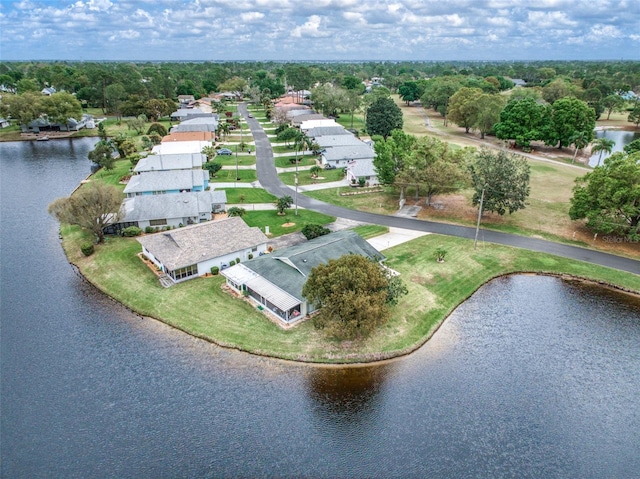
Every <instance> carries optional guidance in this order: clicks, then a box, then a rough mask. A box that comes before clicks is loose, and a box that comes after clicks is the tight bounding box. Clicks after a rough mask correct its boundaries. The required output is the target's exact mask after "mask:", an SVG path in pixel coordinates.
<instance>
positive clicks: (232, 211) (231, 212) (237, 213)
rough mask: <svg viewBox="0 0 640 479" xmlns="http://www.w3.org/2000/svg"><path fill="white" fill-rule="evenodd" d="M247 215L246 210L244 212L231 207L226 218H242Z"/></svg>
mask: <svg viewBox="0 0 640 479" xmlns="http://www.w3.org/2000/svg"><path fill="white" fill-rule="evenodd" d="M246 213H247V210H245V209H244V208H240V207H239V206H232V207H231V208H229V210H227V215H228V216H240V217H242V216H244V215H245V214H246Z"/></svg>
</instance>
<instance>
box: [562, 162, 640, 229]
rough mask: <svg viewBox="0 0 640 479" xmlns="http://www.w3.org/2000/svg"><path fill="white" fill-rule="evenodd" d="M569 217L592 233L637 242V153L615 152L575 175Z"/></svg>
mask: <svg viewBox="0 0 640 479" xmlns="http://www.w3.org/2000/svg"><path fill="white" fill-rule="evenodd" d="M569 216H570V217H571V219H572V220H581V219H586V220H587V223H586V226H587V228H589V229H590V230H592V231H594V232H595V233H601V234H613V235H619V236H622V237H625V238H628V239H629V240H630V241H640V153H632V154H625V153H621V152H618V153H614V154H613V155H611V156H609V157H608V158H605V160H604V164H603V165H602V166H599V167H597V168H595V169H594V170H593V171H591V172H589V173H587V174H586V175H584V176H582V177H580V178H576V185H575V186H574V188H573V197H572V198H571V208H570V209H569Z"/></svg>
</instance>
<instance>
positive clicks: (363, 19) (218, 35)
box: [0, 0, 640, 61]
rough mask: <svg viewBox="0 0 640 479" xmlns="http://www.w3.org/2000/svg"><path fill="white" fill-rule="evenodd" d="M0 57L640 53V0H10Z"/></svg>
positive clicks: (436, 57) (3, 3)
mask: <svg viewBox="0 0 640 479" xmlns="http://www.w3.org/2000/svg"><path fill="white" fill-rule="evenodd" d="M0 60H4V61H9V60H76V61H90V60H96V61H100V60H106V61H109V60H133V61H144V60H148V61H188V60H193V61H201V60H208V61H232V60H237V61H240V60H264V61H271V60H273V61H323V60H324V61H385V60H388V61H393V60H412V61H430V60H433V61H447V60H448V61H454V60H461V61H466V60H476V61H482V60H488V61H499V60H640V0H621V1H607V0H589V1H583V0H537V1H517V0H511V1H508V0H488V1H483V0H436V1H433V0H387V1H381V0H304V1H299V0H75V1H74V0H20V1H13V0H0Z"/></svg>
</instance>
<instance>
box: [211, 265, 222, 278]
mask: <svg viewBox="0 0 640 479" xmlns="http://www.w3.org/2000/svg"><path fill="white" fill-rule="evenodd" d="M219 272H220V268H218V267H217V266H212V267H211V274H212V275H214V276H215V275H217V274H218V273H219Z"/></svg>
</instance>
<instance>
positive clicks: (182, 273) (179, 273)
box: [171, 264, 198, 281]
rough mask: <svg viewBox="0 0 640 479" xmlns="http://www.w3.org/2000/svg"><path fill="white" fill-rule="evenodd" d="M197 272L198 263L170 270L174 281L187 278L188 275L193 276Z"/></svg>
mask: <svg viewBox="0 0 640 479" xmlns="http://www.w3.org/2000/svg"><path fill="white" fill-rule="evenodd" d="M197 274H198V265H197V264H192V265H191V266H187V267H186V268H180V269H176V270H175V271H172V272H171V276H172V277H173V279H175V280H176V281H179V280H181V279H184V278H188V277H189V276H194V275H197Z"/></svg>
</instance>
